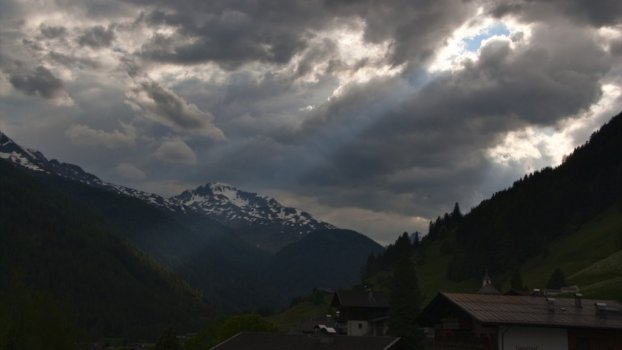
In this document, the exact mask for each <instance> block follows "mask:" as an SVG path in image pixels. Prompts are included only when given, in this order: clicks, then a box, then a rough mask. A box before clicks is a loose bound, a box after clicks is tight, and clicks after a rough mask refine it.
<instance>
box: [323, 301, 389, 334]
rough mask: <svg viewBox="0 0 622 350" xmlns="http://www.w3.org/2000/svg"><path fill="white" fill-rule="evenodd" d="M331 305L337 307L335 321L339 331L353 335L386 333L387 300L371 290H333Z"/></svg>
mask: <svg viewBox="0 0 622 350" xmlns="http://www.w3.org/2000/svg"><path fill="white" fill-rule="evenodd" d="M330 306H331V307H333V308H335V309H337V311H336V313H335V321H337V323H338V324H339V325H340V327H339V329H340V330H341V333H343V334H347V335H353V336H367V335H370V336H383V335H386V334H387V329H388V326H387V319H388V314H389V300H388V298H387V297H386V296H385V295H384V294H382V293H376V292H373V291H358V290H350V291H346V290H340V291H337V292H335V294H334V295H333V300H332V302H331V304H330Z"/></svg>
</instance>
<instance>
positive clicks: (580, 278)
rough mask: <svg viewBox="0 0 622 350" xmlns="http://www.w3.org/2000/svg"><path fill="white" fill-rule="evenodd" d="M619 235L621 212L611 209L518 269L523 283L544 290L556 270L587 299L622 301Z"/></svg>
mask: <svg viewBox="0 0 622 350" xmlns="http://www.w3.org/2000/svg"><path fill="white" fill-rule="evenodd" d="M621 236H622V213H620V212H619V211H618V209H617V207H614V208H611V209H609V210H607V211H606V212H605V213H603V214H601V215H599V216H598V217H596V218H594V219H593V220H591V221H590V222H588V223H587V224H586V225H584V226H583V227H581V228H580V229H579V230H577V231H575V232H574V233H572V234H569V235H566V236H564V237H561V238H558V239H556V240H555V241H553V242H552V243H551V245H550V246H549V248H548V250H547V252H545V253H543V254H540V255H538V256H536V257H534V258H531V259H529V260H528V261H526V262H525V263H524V264H523V265H522V266H521V268H520V272H521V274H522V276H523V281H524V282H525V284H526V285H527V286H528V287H531V288H538V287H540V288H541V287H544V286H545V285H546V282H547V280H548V278H549V276H550V275H551V273H552V272H553V270H555V268H557V267H559V268H561V270H562V271H563V272H564V274H565V275H566V279H567V282H568V283H569V284H576V285H578V286H579V287H581V289H582V291H583V292H584V294H585V295H586V296H588V297H594V298H615V299H618V300H622V250H621V247H620V246H619V240H620V237H621Z"/></svg>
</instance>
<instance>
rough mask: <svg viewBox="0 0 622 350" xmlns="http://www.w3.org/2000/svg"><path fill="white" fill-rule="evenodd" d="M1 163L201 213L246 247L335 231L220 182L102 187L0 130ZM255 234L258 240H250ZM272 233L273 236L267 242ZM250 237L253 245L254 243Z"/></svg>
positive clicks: (73, 167)
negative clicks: (148, 188)
mask: <svg viewBox="0 0 622 350" xmlns="http://www.w3.org/2000/svg"><path fill="white" fill-rule="evenodd" d="M0 159H5V160H8V161H9V162H11V163H13V164H15V165H18V166H21V167H22V168H25V169H27V170H30V171H34V172H40V173H45V174H54V175H57V176H60V177H64V178H67V179H70V180H73V181H77V182H80V183H83V184H86V185H89V186H93V187H96V188H101V189H105V190H109V191H112V192H115V193H118V194H121V195H126V196H130V197H134V198H137V199H139V200H142V201H144V202H145V203H147V204H149V205H152V206H155V207H158V208H160V209H163V210H166V211H170V212H174V213H186V212H190V211H194V212H196V213H201V214H204V215H206V216H208V217H209V218H211V219H213V220H216V221H218V222H220V223H222V224H224V225H226V226H228V227H231V228H233V229H236V230H240V231H241V233H242V234H243V236H244V237H245V238H246V239H247V240H248V241H249V242H251V243H255V244H256V245H257V246H264V245H265V246H268V247H269V248H268V250H275V249H278V248H282V247H283V246H285V245H287V244H289V243H291V242H294V241H296V240H297V239H299V237H297V235H305V234H308V233H310V232H312V231H315V230H318V229H333V228H336V227H335V226H333V225H331V224H328V223H325V222H322V221H320V220H317V219H315V218H314V217H312V216H311V215H310V214H309V213H307V212H305V211H303V210H300V209H297V208H291V207H286V206H283V205H281V204H280V203H279V202H278V201H277V200H276V199H275V198H272V197H268V196H262V195H259V194H257V193H252V192H248V191H243V190H240V189H238V188H236V187H234V186H232V185H229V184H225V183H219V182H216V183H209V182H208V183H206V184H205V185H202V186H199V187H197V188H195V189H188V190H185V191H183V192H182V193H180V194H178V195H175V196H171V197H169V198H165V197H163V196H160V195H158V194H155V193H149V192H145V191H141V190H137V189H134V188H130V187H127V186H123V185H117V184H113V183H109V182H105V181H102V180H101V179H100V178H99V177H97V176H96V175H93V174H91V173H88V172H86V171H85V170H84V169H82V168H81V167H80V166H77V165H74V164H70V163H64V162H60V161H58V160H56V159H51V160H48V159H47V158H46V157H45V155H44V154H43V153H42V152H40V151H38V150H33V149H29V148H24V147H22V146H20V145H19V144H17V143H16V142H15V141H13V140H12V139H11V138H9V136H8V135H6V134H4V133H3V132H2V131H0ZM258 228H260V229H258ZM254 233H256V235H257V237H253V234H254ZM273 233H274V234H276V235H277V236H278V237H276V238H275V237H270V236H271V235H272V234H273ZM284 235H285V236H284ZM254 238H255V240H258V241H257V242H254Z"/></svg>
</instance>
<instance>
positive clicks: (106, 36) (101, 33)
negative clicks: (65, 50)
mask: <svg viewBox="0 0 622 350" xmlns="http://www.w3.org/2000/svg"><path fill="white" fill-rule="evenodd" d="M114 39H115V34H114V31H113V29H112V28H110V27H108V28H104V27H103V26H94V27H91V28H88V29H86V30H85V31H84V33H82V35H80V36H79V37H78V44H80V46H89V47H91V48H93V49H100V48H103V47H108V46H110V45H112V42H113V41H114Z"/></svg>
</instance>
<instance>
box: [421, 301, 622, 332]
mask: <svg viewBox="0 0 622 350" xmlns="http://www.w3.org/2000/svg"><path fill="white" fill-rule="evenodd" d="M447 303H450V305H453V306H456V307H458V308H459V309H461V310H462V311H464V312H466V313H467V314H468V315H470V316H471V317H473V318H475V319H476V320H477V321H479V322H480V323H483V324H489V325H522V326H547V327H563V328H592V329H622V305H621V304H619V303H617V302H615V301H611V300H595V299H582V300H581V305H582V307H581V308H578V307H576V306H575V299H574V298H556V299H551V298H549V301H547V298H546V297H544V296H519V295H490V294H458V293H439V295H437V296H436V297H435V299H434V300H433V301H432V302H431V303H430V305H428V307H426V310H424V312H423V313H422V316H423V317H424V318H426V317H427V319H428V320H429V319H430V317H442V316H440V315H434V314H438V310H440V309H439V306H440V305H441V304H447ZM595 303H601V305H600V307H599V306H597V305H596V304H595ZM602 303H606V308H605V307H604V306H603V305H602ZM446 306H447V305H445V307H446ZM598 309H600V310H598ZM597 311H598V312H597Z"/></svg>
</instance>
